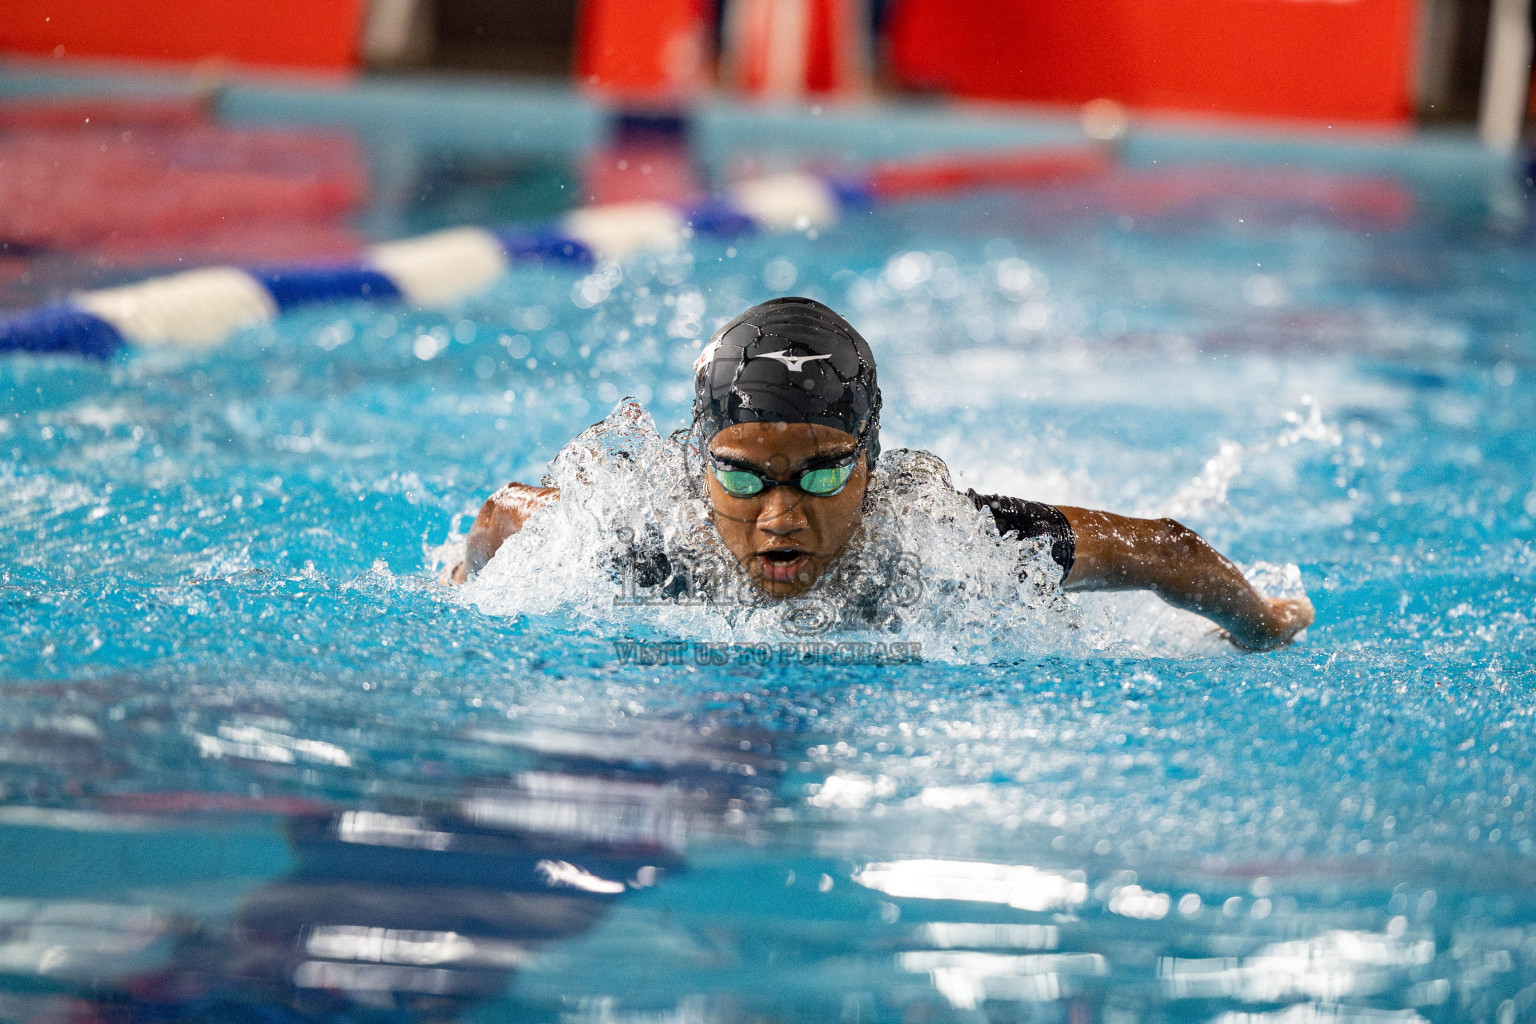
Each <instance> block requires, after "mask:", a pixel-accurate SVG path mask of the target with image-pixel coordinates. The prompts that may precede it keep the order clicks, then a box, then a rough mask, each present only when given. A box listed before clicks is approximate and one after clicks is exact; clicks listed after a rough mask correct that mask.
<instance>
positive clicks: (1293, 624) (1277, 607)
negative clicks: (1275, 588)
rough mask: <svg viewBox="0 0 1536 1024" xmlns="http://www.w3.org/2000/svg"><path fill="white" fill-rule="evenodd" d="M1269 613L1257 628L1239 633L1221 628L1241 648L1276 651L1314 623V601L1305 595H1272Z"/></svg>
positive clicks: (1268, 599) (1241, 649)
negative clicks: (1239, 634) (1238, 634)
mask: <svg viewBox="0 0 1536 1024" xmlns="http://www.w3.org/2000/svg"><path fill="white" fill-rule="evenodd" d="M1265 601H1267V602H1268V604H1269V612H1270V613H1269V615H1267V616H1266V617H1265V621H1264V622H1262V623H1256V624H1255V626H1254V628H1251V629H1248V630H1245V631H1244V632H1243V634H1242V635H1241V636H1237V635H1235V634H1234V632H1233V631H1232V630H1230V629H1227V630H1222V635H1223V636H1225V637H1226V638H1227V640H1229V641H1230V642H1231V644H1232V646H1233V647H1236V648H1237V649H1238V650H1240V651H1273V650H1275V649H1276V648H1279V647H1284V646H1285V645H1286V644H1288V643H1290V642H1291V641H1292V640H1294V639H1296V634H1297V633H1300V632H1301V631H1302V630H1304V629H1306V628H1307V627H1308V626H1310V625H1312V620H1313V618H1314V617H1315V614H1316V613H1315V612H1314V611H1313V610H1312V602H1311V601H1308V600H1307V599H1306V598H1304V597H1269V598H1265Z"/></svg>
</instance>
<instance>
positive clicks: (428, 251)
mask: <svg viewBox="0 0 1536 1024" xmlns="http://www.w3.org/2000/svg"><path fill="white" fill-rule="evenodd" d="M869 201H870V197H869V193H868V192H867V191H865V190H863V189H861V188H859V187H858V186H855V185H845V184H841V183H836V182H832V181H829V180H827V179H823V178H818V177H813V176H811V175H806V174H780V175H773V176H770V177H764V178H756V179H752V180H749V181H745V182H742V183H740V184H737V185H736V186H734V187H732V188H731V189H729V190H727V191H726V192H724V193H722V194H720V195H717V196H714V197H712V198H710V199H707V200H705V201H703V202H700V203H696V204H694V205H692V206H683V205H672V204H667V203H656V202H635V203H615V204H609V205H603V206H588V207H582V208H579V209H577V210H574V211H572V212H571V213H568V214H566V215H565V216H564V217H563V218H561V219H560V220H559V221H558V222H556V223H554V224H552V225H549V226H546V227H544V228H533V229H530V228H529V227H527V226H516V227H504V228H478V227H462V228H452V229H449V230H446V231H437V232H434V233H432V234H429V235H422V236H419V237H416V238H408V239H403V240H401V241H396V242H385V243H383V244H380V245H375V246H373V247H371V248H369V249H368V250H367V251H366V252H365V254H364V255H363V258H362V259H360V260H358V261H356V262H347V263H323V264H321V263H314V264H299V265H295V266H287V267H274V268H265V269H242V268H239V267H206V268H203V269H199V270H190V271H186V272H183V273H177V274H169V275H166V276H163V277H154V278H150V279H148V280H145V281H140V282H138V283H136V284H130V285H124V286H121V287H117V288H103V289H99V290H96V291H85V292H78V293H76V294H75V295H73V296H71V297H70V298H69V299H68V300H66V301H63V302H58V303H54V304H52V305H48V306H44V307H41V308H39V309H34V310H30V311H28V312H25V313H22V314H20V315H17V316H14V317H11V318H9V319H5V320H0V353H5V352H35V353H69V354H75V355H84V356H94V357H97V358H107V357H109V356H111V355H112V354H113V353H115V352H116V351H117V350H118V349H120V348H122V347H123V346H124V345H129V346H133V347H153V346H166V345H169V346H176V347H180V348H211V347H213V346H216V345H218V344H220V343H221V342H223V341H224V340H225V339H227V338H228V337H229V336H230V335H232V334H233V333H234V332H236V331H237V330H240V329H241V328H245V327H251V326H253V325H256V324H260V323H264V322H266V321H269V320H272V319H274V318H276V317H277V316H278V315H280V314H282V313H285V312H287V311H289V310H292V309H296V308H299V307H302V306H308V305H314V304H318V303H325V302H345V301H365V302H366V301H373V302H404V303H407V304H410V305H413V306H422V307H431V306H441V305H445V304H448V303H452V302H454V301H455V300H457V299H461V298H464V297H466V296H469V295H473V294H475V293H476V292H479V291H481V290H483V289H485V288H487V287H489V286H490V285H491V284H492V283H493V282H494V281H495V280H496V279H497V278H498V277H500V276H501V275H502V274H503V273H505V272H506V270H507V268H508V267H509V266H510V265H511V264H513V263H518V262H524V261H527V260H549V261H555V262H563V263H569V264H573V265H577V266H582V265H590V264H592V263H594V262H595V261H597V260H603V259H610V260H618V259H623V258H624V257H626V256H629V255H631V254H633V253H636V252H639V251H641V250H646V249H659V250H666V249H675V248H677V247H679V246H681V245H682V244H683V243H684V241H685V240H686V239H687V238H689V237H691V236H694V235H704V236H717V237H731V236H736V235H743V234H749V233H755V232H764V231H789V230H806V229H808V228H813V227H823V226H826V225H828V224H831V223H833V222H834V221H835V220H836V219H837V216H838V213H839V212H840V211H841V210H842V209H844V208H846V207H848V206H850V205H854V204H864V205H867V204H868V203H869Z"/></svg>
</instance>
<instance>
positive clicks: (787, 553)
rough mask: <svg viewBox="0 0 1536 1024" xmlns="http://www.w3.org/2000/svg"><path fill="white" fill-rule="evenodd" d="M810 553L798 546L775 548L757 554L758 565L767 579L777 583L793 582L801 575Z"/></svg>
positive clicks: (808, 560)
mask: <svg viewBox="0 0 1536 1024" xmlns="http://www.w3.org/2000/svg"><path fill="white" fill-rule="evenodd" d="M809 562H810V555H808V554H807V553H806V552H804V551H801V550H799V549H798V548H775V549H773V550H772V551H762V552H759V553H758V555H757V565H758V568H759V569H760V570H762V573H763V577H764V578H765V579H770V580H773V581H774V582H775V583H791V582H793V581H794V580H796V579H798V578H799V577H800V574H801V572H803V571H804V569H805V567H806V565H807V564H808V563H809Z"/></svg>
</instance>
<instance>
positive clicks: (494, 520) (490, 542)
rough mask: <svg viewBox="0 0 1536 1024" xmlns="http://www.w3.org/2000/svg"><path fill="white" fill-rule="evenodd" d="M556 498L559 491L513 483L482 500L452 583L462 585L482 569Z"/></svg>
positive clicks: (553, 488) (552, 488)
mask: <svg viewBox="0 0 1536 1024" xmlns="http://www.w3.org/2000/svg"><path fill="white" fill-rule="evenodd" d="M559 497H560V488H558V487H530V486H529V485H528V484H520V483H516V482H513V483H510V484H507V486H505V487H503V488H502V489H501V490H499V491H497V492H496V493H495V494H493V495H491V496H490V497H489V498H487V499H485V504H484V505H482V506H480V514H479V515H478V516H476V517H475V525H474V526H471V527H470V528H469V540H468V541H467V542H466V543H465V545H464V561H463V563H462V564H460V565H459V566H458V567H457V568H455V569H454V570H453V576H452V579H453V582H455V583H463V582H464V581H465V580H467V579H469V577H471V576H473V575H474V574H475V573H477V572H479V571H480V570H481V569H483V568H485V563H487V562H489V561H490V560H491V557H492V556H493V555H495V554H496V552H497V550H498V549H499V548H500V547H501V543H502V541H504V540H506V539H507V538H508V537H510V536H512V535H513V534H514V533H516V532H517V531H519V530H521V529H522V528H523V524H524V523H526V522H527V521H528V517H529V516H531V515H533V514H534V513H535V512H537V511H538V510H539V509H541V508H543V507H544V506H545V505H548V504H549V503H550V502H552V501H554V500H555V499H557V498H559Z"/></svg>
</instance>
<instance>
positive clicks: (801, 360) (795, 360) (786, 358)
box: [752, 348, 832, 373]
mask: <svg viewBox="0 0 1536 1024" xmlns="http://www.w3.org/2000/svg"><path fill="white" fill-rule="evenodd" d="M752 358H753V359H773V360H775V361H777V362H780V363H783V364H784V365H785V366H787V367H789V369H790V372H792V373H799V372H800V371H801V367H803V366H805V364H806V363H813V362H815V361H816V360H818V359H831V358H832V354H831V353H830V352H828V353H824V354H822V355H819V356H792V355H790V354H789V349H787V348H781V349H779V350H778V351H777V352H759V353H758V354H757V355H755V356H753V357H752Z"/></svg>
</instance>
